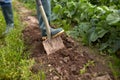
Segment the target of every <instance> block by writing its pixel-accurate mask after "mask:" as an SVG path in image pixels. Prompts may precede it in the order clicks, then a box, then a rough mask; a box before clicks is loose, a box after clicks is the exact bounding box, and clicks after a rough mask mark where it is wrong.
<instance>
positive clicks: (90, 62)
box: [80, 61, 94, 75]
mask: <svg viewBox="0 0 120 80" xmlns="http://www.w3.org/2000/svg"><path fill="white" fill-rule="evenodd" d="M89 66H94V61H88V62H87V63H86V64H85V65H84V66H83V68H82V69H80V74H81V75H82V74H84V73H85V72H86V71H87V68H88V67H89Z"/></svg>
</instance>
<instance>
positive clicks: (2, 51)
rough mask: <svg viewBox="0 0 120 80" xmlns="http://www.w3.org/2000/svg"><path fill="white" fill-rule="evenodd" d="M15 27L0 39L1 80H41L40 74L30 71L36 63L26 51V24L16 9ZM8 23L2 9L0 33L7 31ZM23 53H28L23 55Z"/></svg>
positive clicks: (0, 13)
mask: <svg viewBox="0 0 120 80" xmlns="http://www.w3.org/2000/svg"><path fill="white" fill-rule="evenodd" d="M14 21H15V28H14V29H13V30H12V31H11V32H10V33H9V34H8V35H6V36H5V37H4V38H1V39H0V80H30V79H35V80H39V79H40V77H39V74H33V73H32V72H31V71H30V68H31V66H32V65H33V64H34V60H33V59H28V58H29V53H28V52H25V51H24V50H25V48H26V45H24V41H23V39H22V33H21V31H22V30H23V29H24V25H22V23H21V22H20V18H19V16H18V15H17V12H16V10H15V9H14ZM5 28H6V24H5V20H4V17H3V15H2V12H1V9H0V35H1V34H2V33H3V32H4V31H5ZM23 54H26V55H24V56H23Z"/></svg>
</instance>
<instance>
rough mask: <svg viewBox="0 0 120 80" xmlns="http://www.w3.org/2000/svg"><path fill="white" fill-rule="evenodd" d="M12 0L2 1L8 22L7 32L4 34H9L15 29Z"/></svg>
mask: <svg viewBox="0 0 120 80" xmlns="http://www.w3.org/2000/svg"><path fill="white" fill-rule="evenodd" d="M11 2H12V1H11V0H0V6H1V8H2V13H3V15H4V18H5V22H6V30H5V32H4V33H3V34H7V33H8V32H10V31H11V30H12V29H13V27H14V20H13V11H12V3H11Z"/></svg>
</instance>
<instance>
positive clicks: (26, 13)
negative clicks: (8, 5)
mask: <svg viewBox="0 0 120 80" xmlns="http://www.w3.org/2000/svg"><path fill="white" fill-rule="evenodd" d="M16 5H18V6H20V5H21V3H19V2H16ZM16 8H17V7H16ZM17 9H18V8H17ZM18 10H19V11H18V13H19V14H22V15H21V16H20V17H21V21H22V22H24V24H26V27H25V29H24V30H23V31H22V33H23V38H24V41H25V44H26V45H27V46H28V48H27V50H29V51H30V53H31V55H30V58H34V59H35V62H36V63H35V64H34V66H33V67H32V69H31V71H32V72H33V73H37V72H39V71H41V70H42V71H44V72H45V74H46V80H114V78H113V76H112V73H111V70H110V69H109V67H108V66H107V63H106V59H105V58H104V57H103V56H100V55H97V54H98V52H97V51H95V50H92V49H91V48H89V47H87V46H83V45H82V44H81V43H80V42H77V41H75V40H74V39H72V38H71V37H69V36H67V35H66V34H65V33H64V34H63V35H62V36H61V37H62V40H63V43H64V45H65V48H64V49H62V50H59V51H57V52H55V53H53V54H50V55H47V54H46V52H45V50H44V47H43V45H42V39H41V31H40V29H39V26H38V21H37V19H36V17H35V16H31V14H32V13H31V11H30V10H28V9H27V8H25V7H23V6H21V7H19V9H18Z"/></svg>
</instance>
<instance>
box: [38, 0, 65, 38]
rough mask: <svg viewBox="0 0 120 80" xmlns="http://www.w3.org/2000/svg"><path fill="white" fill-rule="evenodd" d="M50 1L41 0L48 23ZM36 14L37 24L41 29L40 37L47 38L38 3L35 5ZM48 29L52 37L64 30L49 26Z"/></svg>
mask: <svg viewBox="0 0 120 80" xmlns="http://www.w3.org/2000/svg"><path fill="white" fill-rule="evenodd" d="M50 1H51V0H41V2H42V5H43V8H44V10H45V13H46V16H47V19H48V22H49V23H50V18H51V3H50ZM37 15H38V20H39V26H40V29H41V31H42V39H46V38H47V34H46V27H45V23H44V21H43V19H42V15H41V13H40V9H39V6H38V5H37ZM50 31H51V36H52V37H56V36H59V35H60V34H62V33H63V32H64V30H63V29H62V28H57V29H53V28H50Z"/></svg>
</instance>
